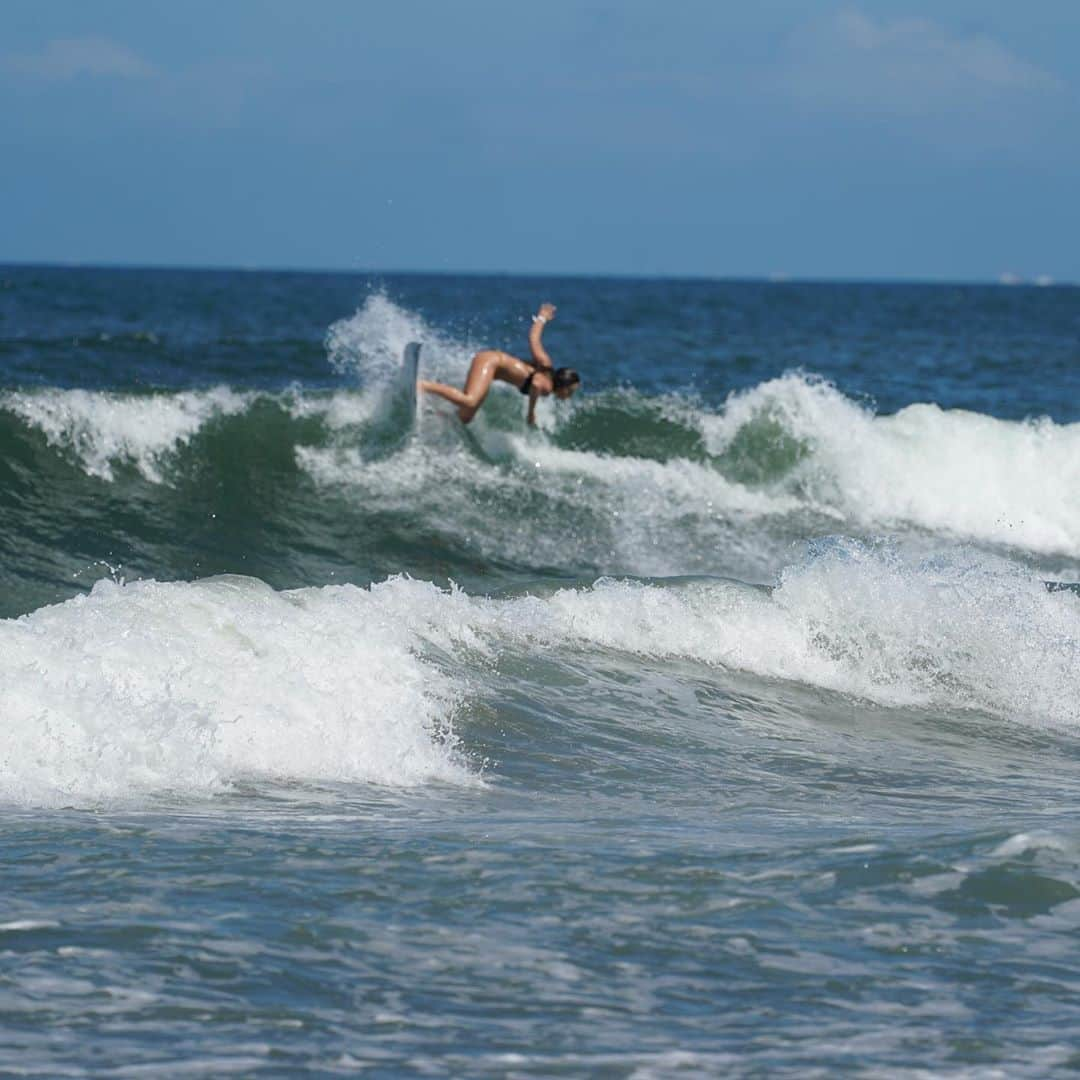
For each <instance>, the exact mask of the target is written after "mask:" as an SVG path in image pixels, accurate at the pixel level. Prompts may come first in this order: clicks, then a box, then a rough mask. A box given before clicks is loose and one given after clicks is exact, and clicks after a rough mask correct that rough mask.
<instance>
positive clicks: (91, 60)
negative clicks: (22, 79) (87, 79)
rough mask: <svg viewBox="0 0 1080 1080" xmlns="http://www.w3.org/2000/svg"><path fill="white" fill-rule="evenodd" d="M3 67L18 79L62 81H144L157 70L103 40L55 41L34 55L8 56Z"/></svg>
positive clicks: (61, 39)
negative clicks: (104, 78)
mask: <svg viewBox="0 0 1080 1080" xmlns="http://www.w3.org/2000/svg"><path fill="white" fill-rule="evenodd" d="M3 67H5V68H6V69H7V70H8V71H11V72H14V73H16V74H19V75H30V76H33V77H35V78H39V79H50V80H55V81H65V80H68V79H74V78H76V77H77V76H80V75H89V76H97V77H110V78H119V79H147V78H150V77H152V76H154V75H156V74H157V69H156V68H155V67H154V66H153V65H152V64H150V63H147V61H145V60H144V59H143V58H142V57H141V56H139V55H137V54H136V53H134V52H132V51H131V49H129V48H128V47H127V46H126V45H121V44H120V43H119V42H117V41H112V40H111V39H110V38H104V37H82V38H56V39H55V40H53V41H50V42H49V43H48V44H47V45H46V46H45V48H44V49H42V50H41V51H40V52H37V53H30V54H24V55H9V56H8V57H6V58H5V59H4V62H3Z"/></svg>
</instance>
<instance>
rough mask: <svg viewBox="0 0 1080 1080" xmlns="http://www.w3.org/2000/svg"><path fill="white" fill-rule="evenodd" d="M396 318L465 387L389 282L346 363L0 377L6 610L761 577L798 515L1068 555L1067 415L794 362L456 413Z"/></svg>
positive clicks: (454, 344)
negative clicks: (536, 414) (96, 596)
mask: <svg viewBox="0 0 1080 1080" xmlns="http://www.w3.org/2000/svg"><path fill="white" fill-rule="evenodd" d="M409 340H420V341H422V342H423V343H424V366H425V372H426V374H427V375H428V376H429V377H435V378H441V379H445V380H447V381H451V382H457V383H460V382H461V381H462V379H463V377H464V373H465V371H466V370H467V366H468V362H469V358H470V356H471V353H472V351H473V344H472V343H467V342H466V341H465V340H463V339H459V338H456V337H454V336H453V335H450V334H448V333H446V332H445V331H441V330H438V329H435V328H433V327H432V326H431V325H429V324H428V323H427V322H426V321H425V320H424V319H423V318H422V317H421V316H420V315H418V314H416V313H415V312H411V311H409V310H407V309H405V308H403V307H401V306H400V305H397V304H395V303H393V302H392V301H391V300H389V299H388V298H387V297H386V296H384V295H382V294H375V295H373V296H372V297H370V298H369V299H368V300H367V301H366V302H365V304H364V305H363V306H362V307H361V309H360V310H359V311H358V312H357V313H356V315H355V316H353V317H351V318H349V319H345V320H342V321H339V322H337V323H334V324H332V325H331V327H330V329H329V331H328V333H327V336H326V345H327V355H328V358H329V362H330V365H331V367H332V368H333V369H334V370H336V371H337V372H338V376H337V377H338V378H339V380H340V385H338V386H336V387H323V388H318V387H314V388H313V387H311V386H304V385H301V384H299V383H294V384H292V385H290V386H288V387H284V388H280V389H275V390H269V389H261V390H260V389H251V388H248V389H243V388H239V389H238V388H233V387H230V386H227V385H224V384H222V385H217V386H212V387H209V388H202V389H187V390H140V391H116V390H89V389H85V388H59V387H44V388H25V389H17V390H8V391H4V392H3V393H0V450H2V451H3V453H2V463H0V473H2V475H0V502H2V505H3V506H4V508H5V511H6V512H5V514H4V516H3V518H2V519H0V543H2V544H3V545H4V549H5V550H6V551H8V552H9V553H13V554H12V555H9V557H8V558H7V560H6V566H5V571H4V573H5V576H6V578H7V583H6V588H5V589H4V605H5V606H4V608H3V611H4V613H7V614H16V613H18V612H20V611H24V610H27V609H28V608H30V607H33V606H35V603H40V602H45V601H47V600H52V599H58V598H62V597H63V596H65V595H71V594H72V593H73V592H74V591H77V590H78V589H79V588H81V587H84V583H85V582H86V581H87V579H90V580H92V579H93V578H94V577H96V576H100V574H101V573H102V572H103V570H102V567H104V566H106V565H108V566H113V567H115V566H123V567H124V568H125V572H126V573H127V574H128V575H129V576H131V575H134V576H154V577H157V578H170V577H178V578H190V577H196V576H203V575H206V574H208V573H233V572H242V573H248V574H253V575H255V576H258V577H260V578H262V579H265V580H266V581H268V582H269V583H271V584H272V585H274V586H276V587H296V586H301V585H305V584H309V583H312V582H319V581H323V580H328V579H336V580H350V581H354V582H357V583H360V584H363V583H365V582H367V581H371V580H376V579H377V578H379V577H380V576H385V575H386V574H389V573H394V572H398V571H401V570H405V571H407V572H409V573H411V574H414V575H415V576H417V577H422V578H429V579H443V580H445V579H446V578H452V579H454V580H457V581H459V582H461V583H463V584H467V585H468V584H473V583H478V582H480V581H482V580H487V579H489V578H491V577H494V578H495V579H496V580H500V581H503V582H512V581H515V580H526V579H528V578H529V577H535V576H536V575H543V574H546V573H555V574H561V575H564V576H570V577H579V576H581V575H587V574H590V573H593V574H599V573H608V572H615V573H629V574H638V575H642V574H644V575H672V574H675V575H677V574H720V575H727V576H732V577H737V578H742V579H746V580H758V581H763V580H764V581H767V580H772V579H773V578H774V576H775V574H776V572H777V571H778V569H779V568H780V567H781V566H783V565H784V564H785V562H786V561H788V560H789V558H790V547H791V544H792V543H793V542H794V541H796V540H799V539H802V538H804V537H807V536H814V535H821V534H832V533H846V534H849V535H852V536H856V537H864V538H865V537H870V536H874V535H878V534H882V533H888V534H890V535H893V536H894V537H896V538H897V539H898V541H899V542H902V543H907V544H908V545H910V546H912V547H914V548H921V549H924V550H925V549H926V548H927V547H928V546H932V545H933V544H934V543H935V542H937V541H939V540H947V541H953V540H963V541H967V542H972V543H975V544H977V545H980V546H981V547H982V548H983V549H985V550H988V551H998V552H1003V551H1007V552H1011V553H1013V554H1014V555H1015V556H1016V557H1018V558H1020V559H1021V560H1022V561H1024V562H1025V563H1026V564H1028V565H1031V566H1035V567H1038V568H1040V569H1041V570H1043V571H1044V572H1045V573H1046V574H1047V575H1048V576H1064V577H1067V578H1068V577H1071V578H1075V577H1076V576H1077V575H1078V573H1080V501H1078V500H1077V499H1076V498H1075V497H1074V495H1073V493H1074V492H1075V491H1076V490H1080V424H1071V423H1056V422H1054V421H1052V420H1050V419H1047V418H1042V419H1038V420H1009V419H999V418H995V417H993V416H987V415H980V414H977V413H973V412H970V411H965V410H959V409H943V408H941V407H940V406H939V405H935V404H929V403H927V404H912V405H908V406H906V407H904V408H901V409H900V410H899V411H897V412H896V413H895V414H892V415H882V414H879V413H877V412H875V411H874V409H873V408H871V407H870V405H868V404H867V403H865V402H862V401H857V400H854V399H852V398H851V397H848V396H846V395H844V394H843V393H841V392H840V390H838V389H837V388H836V387H835V386H834V385H832V384H831V383H829V382H827V381H825V380H824V379H822V378H820V377H818V376H815V375H811V374H807V373H803V372H789V373H787V374H785V375H783V376H781V377H778V378H772V379H766V380H764V381H762V382H760V383H758V384H756V385H752V386H749V387H747V388H745V389H742V390H739V391H736V392H732V393H730V394H728V395H727V396H726V398H724V399H723V400H720V401H718V402H717V403H716V404H709V403H708V402H707V401H705V400H703V398H702V397H701V396H700V395H699V394H697V393H694V392H685V391H684V392H674V391H667V392H662V393H649V392H646V391H644V390H641V389H634V388H630V387H625V386H610V387H607V388H604V387H601V388H598V389H590V391H589V392H588V393H586V394H583V395H581V396H580V397H579V398H578V399H575V401H573V402H571V403H569V404H566V405H560V406H559V407H557V408H556V407H552V406H550V405H547V403H544V405H543V406H542V409H541V416H540V421H541V422H540V427H539V430H537V431H535V432H530V431H526V430H524V428H523V425H522V417H521V413H522V408H523V406H522V402H521V400H520V398H519V396H518V395H516V394H513V393H511V392H508V391H507V390H506V388H504V387H500V386H496V387H495V389H494V390H493V392H492V394H491V395H490V398H489V401H488V403H487V405H486V406H485V408H484V409H483V410H482V411H481V413H480V415H479V416H478V417H477V419H476V421H475V422H474V424H473V425H472V426H471V427H470V428H469V429H468V430H465V429H462V428H461V426H460V425H459V424H458V423H457V422H456V420H455V419H453V418H452V417H450V416H448V414H447V413H446V412H444V411H443V410H441V409H440V408H439V407H438V405H437V404H434V403H432V402H430V401H429V402H428V403H426V406H425V411H424V414H423V415H422V417H421V424H420V427H419V430H418V431H415V432H414V431H411V430H410V429H409V428H408V427H407V425H406V424H405V423H404V418H403V415H402V414H401V411H400V407H399V406H398V404H397V402H396V400H395V395H394V390H395V376H396V371H397V364H398V358H399V356H400V352H401V349H402V347H403V346H404V344H405V343H406V342H407V341H409Z"/></svg>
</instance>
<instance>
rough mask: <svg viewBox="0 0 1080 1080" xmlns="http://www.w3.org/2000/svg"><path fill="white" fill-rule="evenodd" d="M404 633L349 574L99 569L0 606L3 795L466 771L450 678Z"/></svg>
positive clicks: (61, 797) (402, 782) (33, 797)
mask: <svg viewBox="0 0 1080 1080" xmlns="http://www.w3.org/2000/svg"><path fill="white" fill-rule="evenodd" d="M416 646H417V642H416V640H415V638H414V637H413V636H412V635H411V634H410V632H409V630H408V628H407V625H406V622H405V621H404V620H402V619H401V618H397V617H395V616H394V615H393V614H392V613H391V612H388V611H387V610H386V609H385V608H384V607H383V606H382V605H380V604H379V603H377V602H376V600H375V599H374V598H373V595H372V593H371V592H369V591H365V590H361V589H357V588H354V587H352V586H343V587H328V588H324V589H307V590H300V591H297V592H292V593H275V592H274V591H273V590H271V589H270V588H268V587H267V586H265V585H263V584H261V583H260V582H257V581H255V580H254V579H249V578H227V579H211V580H208V581H203V582H196V583H192V584H187V583H173V584H162V583H158V582H152V581H147V582H138V583H135V584H133V585H126V586H120V585H116V584H114V583H112V582H99V583H98V585H96V586H95V588H94V590H93V592H92V593H90V594H89V595H87V596H82V597H77V598H76V599H73V600H70V601H68V602H67V603H64V604H59V605H56V606H53V607H48V608H43V609H41V610H39V611H37V612H34V613H33V614H31V615H28V616H24V617H23V618H21V619H18V620H7V621H4V622H0V686H2V687H3V693H2V697H0V758H2V759H3V760H4V761H5V769H4V771H3V775H2V777H0V797H3V798H5V799H7V800H14V801H17V802H25V803H32V804H40V803H52V804H55V803H61V804H62V803H66V802H77V803H85V802H87V801H93V800H98V799H110V798H126V797H131V796H137V795H140V794H144V793H148V792H150V793H153V792H163V791H164V792H168V791H178V792H196V793H200V792H201V793H211V792H214V791H218V790H220V789H221V788H223V787H224V786H227V785H228V784H229V783H230V782H232V781H233V780H235V779H236V778H237V777H242V776H275V777H284V778H300V779H313V778H315V779H340V780H359V781H370V782H375V783H380V784H388V785H394V786H408V785H413V784H417V783H422V782H425V781H429V780H432V779H444V780H452V781H463V780H467V779H468V778H469V776H470V773H469V772H468V770H467V769H466V767H465V766H464V765H463V764H462V762H461V760H460V758H459V756H458V754H457V752H456V751H455V749H454V740H453V737H452V733H451V732H450V728H449V725H450V721H451V718H452V714H453V710H454V707H455V705H456V702H457V700H458V697H459V690H458V688H457V687H456V686H455V684H453V683H452V682H451V681H449V680H448V679H447V678H446V677H445V676H443V675H440V673H439V672H438V671H437V670H436V669H434V668H433V667H432V666H430V665H429V664H427V663H425V662H424V661H423V660H422V659H421V658H419V657H418V656H417V654H416Z"/></svg>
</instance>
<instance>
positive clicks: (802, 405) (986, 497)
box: [704, 374, 1080, 556]
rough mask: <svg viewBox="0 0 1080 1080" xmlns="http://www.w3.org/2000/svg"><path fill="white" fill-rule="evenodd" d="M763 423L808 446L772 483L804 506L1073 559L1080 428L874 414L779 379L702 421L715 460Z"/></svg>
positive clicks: (932, 414) (1079, 514)
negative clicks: (795, 463)
mask: <svg viewBox="0 0 1080 1080" xmlns="http://www.w3.org/2000/svg"><path fill="white" fill-rule="evenodd" d="M764 418H770V419H772V420H774V421H775V422H777V423H779V424H780V425H781V426H782V428H783V429H784V430H785V431H786V432H787V433H788V434H790V435H791V436H793V437H794V438H796V439H798V440H800V441H801V442H802V443H803V444H804V445H805V446H806V448H807V450H808V454H807V456H806V458H805V459H804V460H803V461H802V463H801V464H800V465H798V466H797V467H796V469H795V470H794V472H793V473H791V474H790V475H789V476H786V477H783V478H781V479H780V480H779V481H778V486H779V487H780V488H782V489H783V490H785V491H789V492H792V493H799V494H800V495H801V496H802V497H803V498H805V499H806V500H807V502H808V504H809V505H810V506H811V507H814V508H818V509H822V510H824V511H827V512H830V511H831V512H834V513H839V514H842V515H843V517H844V518H845V519H847V520H849V521H852V522H855V523H858V524H860V525H863V526H867V527H872V528H882V527H885V528H892V527H895V526H897V525H915V526H917V527H921V528H924V529H930V530H934V531H935V532H940V533H947V534H951V535H954V536H957V537H963V538H968V539H974V540H979V541H983V542H989V543H993V544H1003V545H1008V546H1014V547H1023V548H1027V549H1029V550H1031V551H1036V552H1043V553H1047V554H1053V553H1061V554H1067V555H1072V556H1076V555H1080V500H1078V499H1077V498H1076V492H1077V491H1080V424H1064V425H1062V424H1055V423H1053V422H1052V421H1051V420H1048V419H1041V420H1032V421H1024V422H1018V421H1008V420H999V419H995V418H994V417H990V416H983V415H980V414H978V413H971V412H964V411H962V410H945V409H941V408H939V407H938V406H937V405H931V404H918V405H909V406H908V407H907V408H905V409H901V410H900V412H898V413H897V414H896V415H895V416H876V415H874V413H873V412H872V411H871V410H870V409H868V408H864V407H862V406H860V405H858V404H856V403H855V402H853V401H851V400H850V399H848V398H846V397H844V396H843V395H842V394H841V393H840V392H839V391H837V390H836V389H835V388H834V387H832V386H830V385H829V384H828V383H826V382H823V381H821V380H817V379H813V378H809V377H806V376H803V375H799V374H788V375H785V376H784V377H783V378H779V379H774V380H771V381H770V382H766V383H763V384H761V385H760V386H757V387H754V388H753V389H751V390H748V391H745V392H742V393H739V394H734V395H732V397H730V398H729V399H728V402H727V404H726V406H725V408H724V409H723V411H722V412H721V413H720V414H719V415H718V416H716V417H714V418H709V419H707V420H706V421H705V423H704V430H705V432H706V436H707V439H708V442H709V446H710V449H711V450H712V451H713V452H714V453H721V452H723V450H724V449H725V448H726V447H727V446H729V445H731V443H732V440H733V439H734V438H735V437H736V435H737V433H738V432H739V431H740V429H743V428H744V427H745V426H746V425H748V424H751V423H753V422H756V421H760V420H761V419H764Z"/></svg>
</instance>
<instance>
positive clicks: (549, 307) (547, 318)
mask: <svg viewBox="0 0 1080 1080" xmlns="http://www.w3.org/2000/svg"><path fill="white" fill-rule="evenodd" d="M540 318H541V319H543V320H544V322H551V320H552V319H554V318H555V305H554V304H541V305H540Z"/></svg>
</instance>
